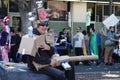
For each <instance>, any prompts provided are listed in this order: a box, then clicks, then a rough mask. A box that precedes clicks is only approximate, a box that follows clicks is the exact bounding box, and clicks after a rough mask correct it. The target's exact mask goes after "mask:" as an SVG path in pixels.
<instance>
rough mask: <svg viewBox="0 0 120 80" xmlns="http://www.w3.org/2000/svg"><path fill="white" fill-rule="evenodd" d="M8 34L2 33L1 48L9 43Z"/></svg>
mask: <svg viewBox="0 0 120 80" xmlns="http://www.w3.org/2000/svg"><path fill="white" fill-rule="evenodd" d="M7 36H8V33H7V32H5V31H2V32H1V39H0V46H5V45H6V41H7Z"/></svg>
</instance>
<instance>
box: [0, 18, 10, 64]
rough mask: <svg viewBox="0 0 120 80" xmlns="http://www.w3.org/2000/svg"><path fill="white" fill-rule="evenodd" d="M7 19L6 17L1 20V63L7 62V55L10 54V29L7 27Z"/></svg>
mask: <svg viewBox="0 0 120 80" xmlns="http://www.w3.org/2000/svg"><path fill="white" fill-rule="evenodd" d="M8 21H9V17H8V16H6V17H5V18H4V19H3V20H1V24H2V27H3V28H2V30H1V38H0V55H1V58H2V60H3V61H6V62H8V61H9V58H8V53H9V52H10V42H11V41H10V40H11V35H10V28H9V26H8Z"/></svg>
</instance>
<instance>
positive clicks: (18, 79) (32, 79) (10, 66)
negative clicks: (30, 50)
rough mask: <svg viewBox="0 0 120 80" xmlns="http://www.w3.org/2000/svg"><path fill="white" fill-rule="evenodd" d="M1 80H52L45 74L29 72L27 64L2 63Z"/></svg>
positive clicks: (0, 67)
mask: <svg viewBox="0 0 120 80" xmlns="http://www.w3.org/2000/svg"><path fill="white" fill-rule="evenodd" d="M0 80H52V79H51V78H50V77H48V76H47V75H44V74H40V73H37V72H35V71H31V70H29V68H28V67H27V64H21V63H5V62H3V61H0Z"/></svg>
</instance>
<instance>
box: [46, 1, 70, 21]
mask: <svg viewBox="0 0 120 80" xmlns="http://www.w3.org/2000/svg"><path fill="white" fill-rule="evenodd" d="M67 4H68V3H67V2H63V1H48V2H47V6H48V8H50V9H52V11H51V14H52V16H51V17H50V20H55V21H65V20H67V8H68V7H67Z"/></svg>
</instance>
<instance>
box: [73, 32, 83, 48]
mask: <svg viewBox="0 0 120 80" xmlns="http://www.w3.org/2000/svg"><path fill="white" fill-rule="evenodd" d="M83 39H84V35H83V34H82V33H81V32H80V33H77V34H75V36H74V40H75V45H74V47H82V40H83Z"/></svg>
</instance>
